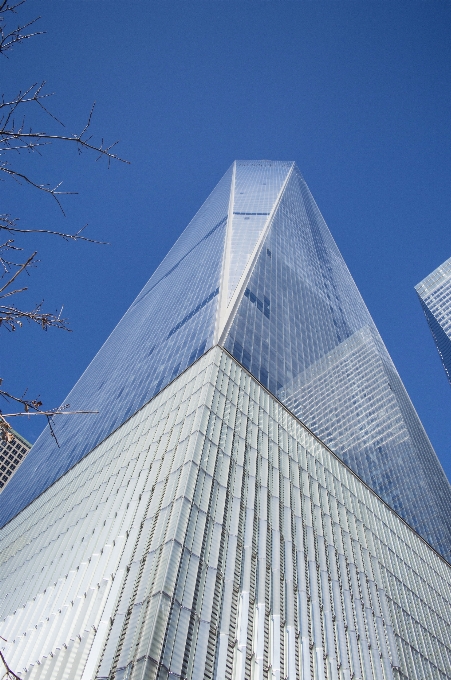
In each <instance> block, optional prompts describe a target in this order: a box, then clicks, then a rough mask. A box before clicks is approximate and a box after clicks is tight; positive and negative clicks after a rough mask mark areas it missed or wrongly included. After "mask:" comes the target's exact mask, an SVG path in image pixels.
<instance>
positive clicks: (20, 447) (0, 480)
mask: <svg viewBox="0 0 451 680" xmlns="http://www.w3.org/2000/svg"><path fill="white" fill-rule="evenodd" d="M30 449H31V444H30V442H27V440H26V439H24V438H23V437H22V436H21V435H20V434H19V433H18V432H16V431H15V430H11V436H10V437H9V438H8V439H6V438H5V439H1V440H0V492H1V490H2V489H3V488H4V487H5V486H6V484H8V482H9V481H10V479H11V475H12V474H13V473H14V472H15V471H16V470H17V468H18V467H19V465H20V464H21V463H22V462H23V459H24V458H25V456H26V455H27V453H28V451H29V450H30Z"/></svg>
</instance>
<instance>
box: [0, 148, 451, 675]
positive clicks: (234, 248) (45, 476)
mask: <svg viewBox="0 0 451 680" xmlns="http://www.w3.org/2000/svg"><path fill="white" fill-rule="evenodd" d="M67 401H68V402H69V403H70V404H71V408H74V409H79V410H97V411H99V414H98V415H87V416H79V417H78V416H77V417H76V418H75V417H74V418H68V419H67V420H64V421H62V422H61V421H60V422H58V423H57V424H56V427H57V437H58V441H59V444H60V448H59V449H58V448H57V447H56V445H55V443H54V441H53V439H52V437H51V436H50V433H49V432H48V431H47V430H45V431H44V432H43V434H42V435H41V437H40V438H39V439H38V441H37V442H36V444H35V445H34V446H33V448H32V449H31V451H30V453H29V455H28V456H27V458H26V459H25V460H24V462H23V464H22V465H21V466H20V468H19V469H18V470H17V472H16V474H15V475H14V477H13V478H12V480H11V482H10V483H9V484H8V486H7V487H6V488H5V490H4V491H3V492H2V495H1V524H2V527H3V528H2V529H1V532H0V555H1V557H0V579H1V584H2V585H1V593H2V599H1V600H0V635H1V636H2V637H3V638H4V639H5V640H6V642H5V643H2V644H3V649H2V653H3V654H4V657H5V659H6V660H7V662H8V664H9V666H10V667H11V668H12V669H13V670H14V671H15V672H16V673H17V674H20V676H21V677H25V674H26V677H27V678H29V680H60V678H61V680H62V679H63V678H73V679H74V680H75V679H76V680H93V678H98V679H106V678H108V679H112V678H115V680H145V679H149V680H150V679H151V678H155V679H156V678H165V679H166V678H167V679H168V678H193V679H197V678H202V677H203V678H208V679H211V678H224V677H225V678H230V680H232V678H233V679H236V680H238V679H244V678H251V677H252V678H259V679H261V680H263V679H265V680H281V679H282V678H289V680H317V679H318V680H326V678H327V679H329V678H331V679H332V680H350V679H351V678H362V679H363V678H365V679H367V678H375V679H377V680H391V679H392V678H393V679H394V678H397V679H398V678H399V680H401V679H403V678H405V677H408V678H412V679H414V680H421V679H422V678H424V677H433V678H446V677H447V674H448V672H449V669H450V668H451V634H450V631H451V618H450V614H449V612H451V567H450V564H449V559H450V555H451V552H450V548H451V517H450V515H451V513H450V508H451V490H450V486H449V483H448V481H447V479H446V477H445V475H444V473H443V470H442V468H441V467H440V464H439V462H438V460H437V458H436V456H435V453H434V451H433V449H432V447H431V445H430V443H429V441H428V439H427V436H426V434H425V432H424V430H423V428H422V426H421V423H420V421H419V419H418V417H417V415H416V413H415V410H414V408H413V406H412V404H411V402H410V400H409V398H408V396H407V394H406V392H405V389H404V387H403V385H402V383H401V380H400V378H399V376H398V374H397V372H396V369H395V368H394V366H393V363H392V362H391V360H390V357H389V356H388V353H387V351H386V349H385V347H384V345H383V342H382V340H381V338H380V336H379V334H378V332H377V330H376V328H375V326H374V323H373V322H372V320H371V317H370V315H369V313H368V310H367V309H366V307H365V305H364V303H363V301H362V299H361V297H360V295H359V293H358V290H357V288H356V286H355V284H354V282H353V280H352V277H351V275H350V273H349V271H348V269H347V268H346V265H345V263H344V261H343V259H342V257H341V255H340V253H339V251H338V249H337V247H336V245H335V243H334V241H333V239H332V236H331V234H330V232H329V230H328V228H327V226H326V224H325V222H324V220H323V218H322V216H321V214H320V212H319V210H318V208H317V206H316V204H315V202H314V200H313V198H312V196H311V194H310V192H309V190H308V188H307V186H306V184H305V181H304V179H303V178H302V175H301V174H300V172H299V170H298V169H297V167H296V166H295V164H294V163H291V162H273V161H236V162H235V163H234V164H233V165H232V167H231V168H230V169H229V170H228V171H227V173H226V174H225V175H224V177H223V178H222V179H221V180H220V182H219V183H218V185H217V186H216V188H215V189H214V190H213V192H212V193H211V195H210V196H209V198H208V199H207V201H206V202H205V203H204V205H203V206H202V207H201V209H200V210H199V212H198V213H197V214H196V216H195V217H194V218H193V220H192V221H191V223H190V224H189V225H188V227H187V228H186V230H185V231H184V232H183V234H182V235H181V237H180V238H179V239H178V241H177V242H176V244H175V245H174V247H173V248H172V249H171V251H170V252H169V253H168V255H167V256H166V258H165V259H164V260H163V262H162V263H161V265H160V266H159V267H158V269H157V270H156V272H155V273H154V274H153V276H152V277H151V279H150V280H149V282H148V283H147V284H146V286H145V287H144V289H143V290H142V291H141V293H140V294H139V295H138V297H137V298H136V300H135V301H134V302H133V304H132V305H131V307H130V308H129V310H128V311H127V313H126V314H125V315H124V317H123V318H122V320H121V321H120V322H119V324H118V325H117V327H116V328H115V330H114V331H113V333H112V334H111V335H110V337H109V338H108V340H107V341H106V342H105V344H104V345H103V347H102V348H101V349H100V351H99V352H98V354H97V355H96V357H95V358H94V359H93V361H92V362H91V364H90V365H89V366H88V368H87V369H86V371H85V373H84V374H83V375H82V376H81V378H80V380H79V381H78V382H77V384H76V385H75V387H74V388H73V390H72V392H71V393H70V394H69V396H68V397H67ZM440 553H441V556H440ZM443 558H446V559H443ZM446 560H448V561H446Z"/></svg>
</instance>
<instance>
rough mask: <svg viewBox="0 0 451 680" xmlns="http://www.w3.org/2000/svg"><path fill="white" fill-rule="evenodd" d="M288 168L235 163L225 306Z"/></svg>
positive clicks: (274, 163) (263, 163)
mask: <svg viewBox="0 0 451 680" xmlns="http://www.w3.org/2000/svg"><path fill="white" fill-rule="evenodd" d="M292 165H293V164H292V163H287V162H282V161H280V162H277V161H236V163H235V174H234V186H233V210H232V215H229V230H230V235H229V239H230V264H229V269H228V272H227V292H228V294H227V302H228V303H229V302H230V300H231V298H232V296H233V293H234V292H235V289H236V287H237V285H238V283H239V281H240V279H241V277H242V275H243V273H244V271H245V269H246V265H247V263H248V261H249V258H250V256H251V255H252V253H253V251H254V248H255V246H256V244H257V242H258V239H259V237H260V235H261V233H262V231H263V229H264V227H265V224H266V223H267V222H268V219H269V217H270V215H271V211H272V209H273V208H274V205H275V203H276V201H277V197H278V196H279V193H280V190H281V189H282V187H283V183H284V181H285V179H286V177H287V175H288V173H289V172H290V169H291V167H292Z"/></svg>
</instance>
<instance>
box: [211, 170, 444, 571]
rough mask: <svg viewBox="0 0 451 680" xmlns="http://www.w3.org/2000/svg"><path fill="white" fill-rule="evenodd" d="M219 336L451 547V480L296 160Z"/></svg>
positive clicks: (426, 533)
mask: <svg viewBox="0 0 451 680" xmlns="http://www.w3.org/2000/svg"><path fill="white" fill-rule="evenodd" d="M224 347H225V348H226V349H227V350H228V351H229V352H230V353H231V354H233V356H234V357H235V358H236V359H237V360H238V361H239V362H240V363H241V364H242V365H243V366H244V367H245V368H247V369H248V370H250V371H251V373H252V374H253V375H254V376H255V377H256V378H257V379H258V380H259V381H260V382H262V383H263V384H264V385H265V386H266V387H268V389H269V390H270V391H271V392H272V393H273V394H274V395H276V396H277V397H278V398H279V399H280V400H281V401H282V402H283V403H284V404H285V405H286V406H287V407H288V408H289V409H290V410H291V411H292V412H293V413H294V414H295V415H296V416H297V417H298V418H300V419H301V420H302V421H303V422H304V423H305V424H306V425H307V426H308V427H309V428H310V429H311V430H312V431H314V432H315V434H317V435H318V436H319V437H320V438H321V439H322V440H323V441H324V442H325V443H326V444H327V445H328V446H330V448H331V449H332V450H333V451H334V452H335V453H336V454H337V455H339V456H340V457H341V458H342V459H343V460H344V461H345V462H346V463H347V464H348V465H349V466H350V467H351V468H352V469H353V470H354V471H355V472H356V473H357V474H358V475H359V476H360V477H362V478H363V479H364V480H365V481H366V483H367V484H369V485H370V486H371V487H372V488H373V489H374V490H375V491H376V492H377V493H378V494H379V495H380V496H381V497H382V498H383V499H384V500H385V501H386V502H387V503H389V505H391V507H392V508H394V509H395V510H396V512H398V513H399V514H400V515H401V516H402V517H403V518H404V519H405V520H406V521H407V522H408V523H409V524H410V525H411V526H412V527H413V528H414V529H415V530H417V531H418V532H419V533H420V534H421V535H422V536H423V537H424V538H425V539H426V540H427V541H428V542H429V543H431V544H432V545H433V546H434V547H435V548H436V549H437V550H438V551H439V552H440V553H441V554H442V555H444V556H445V557H446V558H447V559H448V560H450V559H451V511H450V508H451V487H450V484H449V482H448V480H447V478H446V476H445V474H444V472H443V469H442V467H441V465H440V463H439V461H438V459H437V456H436V454H435V452H434V450H433V448H432V446H431V444H430V442H429V440H428V438H427V435H426V433H425V432H424V429H423V427H422V425H421V422H420V420H419V418H418V416H417V414H416V412H415V409H414V407H413V406H412V403H411V402H410V399H409V397H408V395H407V393H406V391H405V388H404V386H403V385H402V382H401V380H400V377H399V375H398V373H397V371H396V369H395V367H394V365H393V362H392V361H391V359H390V357H389V355H388V352H387V350H386V348H385V346H384V344H383V342H382V339H381V337H380V335H379V333H378V331H377V329H376V327H375V325H374V323H373V321H372V319H371V317H370V314H369V312H368V310H367V308H366V306H365V304H364V302H363V300H362V298H361V296H360V294H359V292H358V290H357V287H356V285H355V283H354V281H353V279H352V277H351V274H350V273H349V270H348V269H347V267H346V264H345V262H344V260H343V258H342V257H341V255H340V252H339V250H338V248H337V246H336V244H335V242H334V240H333V238H332V236H331V234H330V232H329V230H328V228H327V225H326V224H325V222H324V220H323V218H322V216H321V214H320V212H319V210H318V208H317V206H316V204H315V202H314V200H313V198H312V196H311V194H310V192H309V190H308V187H307V185H306V184H305V181H304V179H303V178H302V176H301V174H300V173H299V171H298V170H297V169H296V168H295V170H294V171H293V173H292V175H291V176H290V178H289V180H288V182H287V184H286V187H285V189H284V192H283V195H282V196H281V198H280V202H279V204H278V207H277V210H276V212H275V214H274V216H273V218H272V221H271V223H270V225H269V230H268V233H267V235H266V239H265V240H264V242H263V243H262V247H261V250H260V254H259V255H258V258H257V259H256V261H255V265H254V266H253V269H252V271H251V272H250V275H249V277H248V279H247V281H246V282H245V284H244V291H243V296H242V299H241V301H240V303H239V305H238V307H237V310H236V313H235V316H234V318H233V320H232V321H231V322H230V323H229V331H228V334H227V335H226V337H225V340H224Z"/></svg>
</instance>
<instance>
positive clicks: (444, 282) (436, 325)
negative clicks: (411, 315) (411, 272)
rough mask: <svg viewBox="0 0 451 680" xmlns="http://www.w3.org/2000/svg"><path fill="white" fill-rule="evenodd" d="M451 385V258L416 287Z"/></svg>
mask: <svg viewBox="0 0 451 680" xmlns="http://www.w3.org/2000/svg"><path fill="white" fill-rule="evenodd" d="M415 290H416V291H417V293H418V297H419V298H420V303H421V306H422V308H423V311H424V314H425V316H426V319H427V322H428V324H429V328H430V329H431V333H432V337H433V338H434V342H435V344H436V347H437V350H438V353H439V355H440V359H441V360H442V364H443V368H444V369H445V372H446V375H447V376H448V380H449V382H450V383H451V257H450V258H449V259H448V260H446V262H444V263H443V264H442V265H440V267H437V269H435V270H434V271H433V272H432V273H431V274H429V276H426V278H425V279H423V281H420V283H419V284H418V285H416V286H415Z"/></svg>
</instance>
